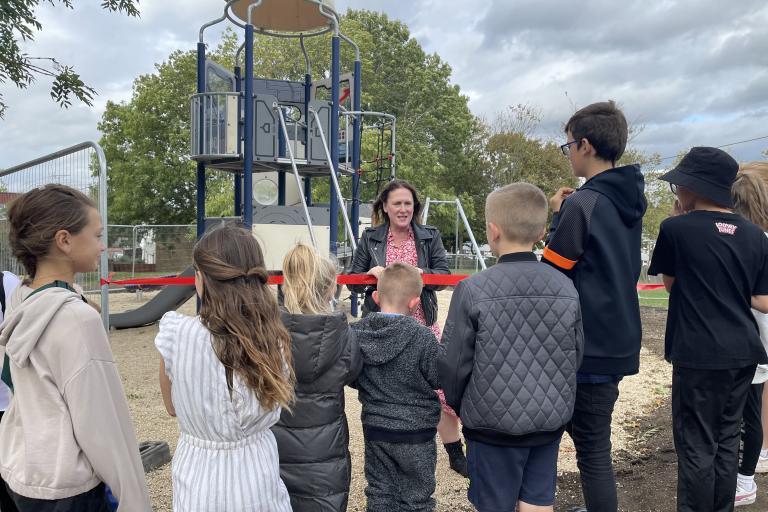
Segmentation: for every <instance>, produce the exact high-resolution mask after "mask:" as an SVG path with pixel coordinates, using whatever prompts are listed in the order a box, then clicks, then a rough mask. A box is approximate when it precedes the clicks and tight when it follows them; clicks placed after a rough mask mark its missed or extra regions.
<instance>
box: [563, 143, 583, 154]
mask: <svg viewBox="0 0 768 512" xmlns="http://www.w3.org/2000/svg"><path fill="white" fill-rule="evenodd" d="M577 142H579V141H577V140H572V141H571V142H566V143H565V144H563V145H562V146H560V151H562V152H563V155H565V156H568V155H569V154H570V153H571V144H576V143H577Z"/></svg>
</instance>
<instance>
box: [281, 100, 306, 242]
mask: <svg viewBox="0 0 768 512" xmlns="http://www.w3.org/2000/svg"><path fill="white" fill-rule="evenodd" d="M272 109H273V110H274V111H275V112H277V115H278V117H279V118H280V128H281V129H282V131H283V137H285V140H288V128H287V127H286V123H285V116H284V115H283V110H282V109H281V108H280V105H278V104H277V103H274V104H273V105H272ZM285 147H286V148H288V156H289V157H290V159H291V168H292V169H293V176H294V177H295V178H296V185H297V186H298V187H299V190H302V184H301V176H299V170H298V168H297V167H296V158H295V157H294V155H293V148H292V147H291V145H290V144H286V145H285ZM300 196H301V206H302V207H303V208H304V216H305V217H306V218H307V228H309V238H310V240H312V245H313V246H314V248H315V249H317V242H316V241H315V230H314V228H313V226H312V218H311V217H310V216H309V208H308V207H307V199H306V197H304V194H300Z"/></svg>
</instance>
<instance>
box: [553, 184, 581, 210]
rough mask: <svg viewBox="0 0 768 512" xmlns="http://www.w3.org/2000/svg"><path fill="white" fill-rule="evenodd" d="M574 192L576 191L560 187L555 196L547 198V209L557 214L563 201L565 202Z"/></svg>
mask: <svg viewBox="0 0 768 512" xmlns="http://www.w3.org/2000/svg"><path fill="white" fill-rule="evenodd" d="M574 192H576V189H574V188H571V187H561V188H560V189H559V190H558V191H557V192H555V195H553V196H552V197H550V198H549V207H550V208H551V209H552V211H553V212H555V213H557V212H559V211H560V207H561V206H562V205H563V201H565V198H566V197H568V196H569V195H571V194H573V193H574Z"/></svg>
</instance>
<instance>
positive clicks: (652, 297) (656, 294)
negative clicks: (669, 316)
mask: <svg viewBox="0 0 768 512" xmlns="http://www.w3.org/2000/svg"><path fill="white" fill-rule="evenodd" d="M637 295H638V297H640V305H641V306H650V307H655V308H664V309H667V307H668V306H669V294H668V293H667V291H666V290H664V289H663V288H661V289H659V290H642V291H638V292H637Z"/></svg>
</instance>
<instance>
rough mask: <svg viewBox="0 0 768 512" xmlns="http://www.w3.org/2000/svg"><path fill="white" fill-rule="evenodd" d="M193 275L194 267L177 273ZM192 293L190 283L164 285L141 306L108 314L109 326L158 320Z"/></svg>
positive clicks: (186, 299)
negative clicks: (185, 284) (123, 311)
mask: <svg viewBox="0 0 768 512" xmlns="http://www.w3.org/2000/svg"><path fill="white" fill-rule="evenodd" d="M194 275H195V269H194V268H192V267H189V268H187V269H186V270H185V271H184V272H182V273H181V274H179V277H192V276H194ZM194 295H195V287H194V286H192V285H187V286H176V285H173V286H166V287H165V288H163V289H162V290H161V291H160V293H158V294H157V295H155V296H154V297H153V298H152V300H150V301H149V302H147V303H146V304H144V305H143V306H141V307H139V308H137V309H134V310H133V311H126V312H125V313H115V314H114V315H109V326H110V327H113V328H115V329H131V328H133V327H142V326H144V325H150V324H153V323H155V322H157V321H158V320H160V318H162V316H163V315H164V314H165V313H166V312H168V311H172V310H175V309H178V308H179V307H181V305H182V304H184V303H185V302H187V301H188V300H189V299H190V298H191V297H193V296H194Z"/></svg>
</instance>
